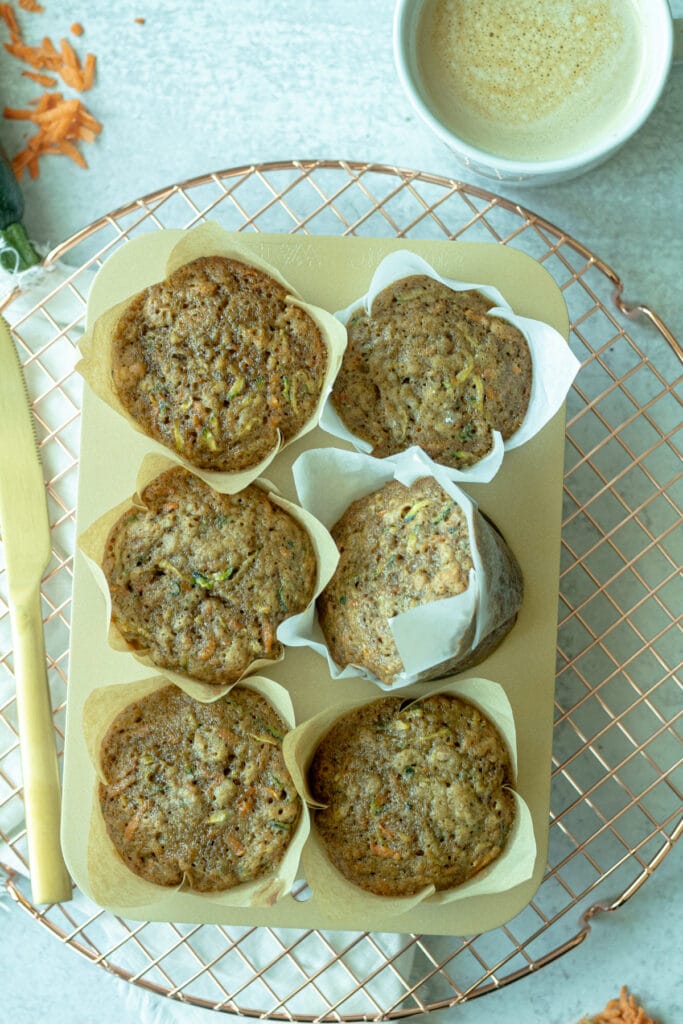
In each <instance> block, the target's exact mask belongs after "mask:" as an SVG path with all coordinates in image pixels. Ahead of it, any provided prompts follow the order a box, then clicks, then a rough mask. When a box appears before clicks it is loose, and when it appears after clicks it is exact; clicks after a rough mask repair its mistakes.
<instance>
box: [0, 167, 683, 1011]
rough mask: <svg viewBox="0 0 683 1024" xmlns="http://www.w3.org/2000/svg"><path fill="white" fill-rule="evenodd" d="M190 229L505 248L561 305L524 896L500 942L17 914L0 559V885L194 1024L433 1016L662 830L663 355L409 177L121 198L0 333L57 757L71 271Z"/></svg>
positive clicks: (499, 203) (551, 259)
mask: <svg viewBox="0 0 683 1024" xmlns="http://www.w3.org/2000/svg"><path fill="white" fill-rule="evenodd" d="M207 217H211V218H213V219H215V220H218V221H219V222H220V223H221V224H222V225H223V226H224V227H225V228H227V229H230V230H239V231H268V232H310V233H315V234H336V235H367V236H385V237H386V236H390V237H401V238H405V239H407V240H410V239H411V238H434V239H458V240H464V241H488V242H494V243H498V244H500V245H509V246H514V247H516V248H518V249H521V250H522V251H524V252H526V253H527V254H528V255H530V256H532V257H534V258H535V259H536V260H538V261H539V262H540V263H541V264H542V265H543V266H544V267H545V268H546V269H547V270H548V271H549V272H550V274H551V275H552V276H553V278H554V279H555V281H556V282H557V284H558V285H559V287H560V288H561V289H562V292H563V294H564V298H565V300H566V303H567V307H568V310H569V317H570V322H571V333H570V345H571V347H572V349H573V351H574V352H575V354H576V355H577V356H578V357H579V359H580V360H581V363H582V368H581V371H580V373H579V376H578V378H577V381H576V384H575V386H574V387H573V389H572V391H571V392H570V395H569V398H568V403H567V428H566V446H565V478H564V510H563V532H562V564H561V580H560V604H559V616H558V639H557V680H556V699H555V723H554V747H553V768H552V795H551V821H550V845H549V857H548V866H547V870H546V873H545V876H544V880H543V882H542V884H541V886H540V888H539V890H538V892H537V894H536V896H535V897H534V899H533V900H532V901H531V903H530V904H529V905H528V906H527V907H526V908H525V909H524V910H523V911H522V912H521V913H520V914H518V915H517V916H516V917H515V918H514V919H513V920H511V921H509V922H508V923H507V924H506V925H504V926H503V927H500V928H498V929H496V930H495V931H492V932H488V933H484V934H481V935H470V936H465V937H462V938H459V939H453V938H440V937H435V936H421V935H404V936H394V935H382V934H369V933H351V932H321V931H316V930H295V929H275V928H233V927H227V926H218V925H192V926H188V925H183V924H182V923H172V924H158V923H156V924H152V923H145V922H143V923H140V922H130V921H126V920H124V919H122V918H119V917H116V916H114V915H112V914H109V913H108V912H106V911H103V910H101V909H100V908H99V907H97V906H96V905H94V904H92V903H91V902H90V901H89V900H88V899H87V898H86V897H85V896H84V895H83V894H82V893H80V892H79V891H78V890H77V891H75V893H74V899H73V901H72V902H71V903H68V904H63V905H55V906H51V907H47V908H40V909H39V908H37V907H35V906H33V905H32V904H31V900H30V896H29V895H28V893H29V888H28V885H27V882H26V877H25V876H26V874H27V853H26V836H25V828H24V822H23V803H22V790H21V777H20V766H19V754H18V747H19V738H18V734H17V724H16V709H15V702H14V688H13V678H12V651H11V639H10V634H9V620H8V614H7V604H6V592H5V586H4V584H5V581H4V572H3V566H2V563H0V644H1V646H0V655H1V660H0V851H2V859H3V860H4V861H6V864H5V867H6V873H7V877H6V881H5V884H6V887H7V889H8V890H9V892H10V894H11V896H12V897H13V898H14V899H15V900H16V901H17V902H18V904H20V905H21V906H22V907H23V908H24V910H26V911H27V912H28V913H30V914H31V915H32V916H33V917H34V918H35V920H36V921H37V922H38V923H40V924H42V925H44V926H45V927H47V928H48V929H50V931H51V932H53V933H54V934H55V936H56V937H58V938H59V939H60V940H61V941H62V942H63V943H66V944H68V945H69V946H71V947H72V948H73V949H74V950H76V951H77V952H79V953H80V954H82V955H83V956H85V957H86V958H88V959H89V960H91V961H92V962H93V963H94V964H97V965H99V966H101V967H104V968H106V969H108V970H109V971H112V972H114V973H115V974H117V975H118V976H120V977H122V978H124V979H126V980H128V981H130V982H133V983H135V984H137V985H139V986H142V987H143V988H145V989H148V990H150V991H153V992H156V993H159V994H162V995H165V996H169V997H172V998H175V999H178V1000H182V1001H186V1002H188V1003H191V1004H194V1005H199V1006H203V1007H208V1008H212V1009H214V1010H217V1011H223V1012H226V1013H233V1014H237V1013H240V1014H243V1015H245V1016H258V1017H259V1018H264V1019H272V1020H301V1021H313V1020H315V1021H318V1020H319V1021H339V1020H375V1021H379V1020H387V1019H393V1018H402V1017H408V1016H410V1015H412V1014H415V1013H420V1012H426V1011H431V1010H435V1009H438V1008H443V1007H448V1006H453V1005H454V1004H457V1003H460V1002H464V1001H465V1000H467V999H470V998H472V997H474V996H480V995H482V994H484V993H488V992H491V991H492V990H494V989H496V988H498V987H500V986H501V985H503V984H506V983H508V982H511V981H513V980H515V979H517V978H520V977H522V976H524V975H525V974H528V973H530V972H531V971H533V970H537V969H538V968H540V967H542V966H543V965H545V964H547V963H548V962H550V961H551V960H553V959H555V958H556V957H558V956H560V955H562V954H564V953H566V952H568V951H569V950H571V949H572V948H573V947H575V946H576V945H578V944H579V943H580V942H581V941H582V940H583V939H584V938H585V937H586V935H587V934H588V932H589V930H590V918H591V916H592V915H593V914H595V913H596V912H598V911H608V910H609V911H613V910H616V909H618V907H619V906H621V905H622V904H623V903H624V902H625V901H626V900H627V899H628V898H629V897H630V896H631V895H632V894H633V893H634V892H635V891H636V890H637V889H638V888H639V887H640V886H641V885H642V884H643V882H644V881H645V880H646V879H647V878H648V877H649V876H650V875H651V874H652V873H653V871H654V870H655V869H656V867H657V865H658V864H659V863H660V862H661V861H662V859H663V858H664V857H665V856H666V854H667V853H668V852H669V850H670V849H671V847H672V845H673V843H674V842H675V840H676V838H677V837H678V835H679V833H680V830H681V806H682V801H681V788H682V787H681V758H680V734H679V733H678V732H677V731H676V723H677V720H678V718H679V716H680V708H681V700H680V679H679V677H677V675H676V672H677V668H678V657H679V655H680V649H681V646H680V632H679V629H680V622H679V618H678V609H680V608H681V607H682V606H683V600H682V597H681V584H680V577H679V574H678V566H679V565H680V564H681V552H680V544H681V532H680V531H678V532H677V527H678V526H679V523H680V511H679V509H680V504H679V502H678V500H677V498H678V497H679V495H680V475H681V473H680V451H679V450H678V448H677V446H676V440H677V433H678V431H679V429H680V424H681V416H680V401H679V397H678V395H677V388H679V387H680V379H681V378H680V372H681V369H680V361H681V349H680V347H679V346H678V344H677V342H676V340H675V339H674V337H673V335H672V334H671V332H670V331H669V330H668V328H667V327H666V325H665V324H663V323H662V321H661V319H660V318H659V317H658V316H657V314H656V313H655V312H653V311H652V310H650V309H649V308H648V307H646V306H636V307H629V306H627V305H626V304H625V303H624V301H623V299H622V283H621V281H620V279H619V277H618V275H617V274H616V273H615V272H614V271H613V270H612V269H611V268H610V267H609V266H606V265H605V264H604V263H602V262H601V261H600V260H599V259H598V258H597V257H596V256H595V255H594V254H593V253H591V252H590V251H589V250H588V249H587V248H586V247H584V246H583V245H582V244H581V243H580V242H578V241H576V240H575V239H573V238H572V237H570V236H569V235H568V234H566V233H565V232H563V231H561V230H559V229H558V228H557V227H555V226H554V225H552V224H550V223H549V222H547V221H545V220H543V219H542V218H540V217H538V216H536V215H535V214H534V213H532V212H531V211H529V210H527V209H524V208H522V207H520V206H518V205H516V204H514V203H512V202H510V201H509V200H506V199H504V198H501V197H499V196H496V195H493V194H492V193H490V192H487V191H484V190H481V189H478V188H475V187H473V186H470V185H467V184H464V183H462V182H458V181H454V180H450V179H446V178H443V177H438V176H435V175H431V174H425V173H422V172H418V171H409V170H403V169H400V168H396V167H387V166H378V165H372V164H360V163H350V162H344V161H292V162H281V163H272V164H262V165H259V166H248V167H241V168H233V169H229V170H226V171H222V172H220V173H215V174H209V175H206V176H203V177H201V178H197V179H194V180H192V181H188V182H184V183H182V184H178V185H174V186H172V187H169V188H167V189H164V190H162V191H159V192H156V193H154V194H153V195H149V196H146V197H144V198H141V199H139V200H136V201H135V202H133V203H130V204H129V205H128V206H126V207H124V208H122V209H119V210H117V211H115V212H114V213H112V214H110V215H108V216H106V217H103V218H101V219H100V220H98V221H97V222H95V223H94V224H92V225H90V226H89V227H87V228H85V229H84V230H82V231H81V232H79V233H78V234H76V235H74V236H73V237H72V238H70V239H68V240H67V241H66V242H64V243H63V244H62V245H61V246H59V247H58V248H57V249H55V250H54V251H53V252H52V253H51V254H50V255H49V257H48V258H47V260H46V266H47V267H51V266H62V267H63V266H64V265H65V264H66V263H67V262H68V264H69V265H71V266H72V268H73V269H72V270H71V271H69V272H67V273H66V274H64V273H63V272H62V274H61V276H60V277H59V278H57V275H55V280H56V281H57V282H58V283H56V284H55V286H54V288H52V290H50V291H49V293H48V294H47V295H46V296H45V297H43V298H41V300H40V302H38V303H37V304H36V305H30V304H29V306H30V308H28V309H27V310H26V311H25V312H23V313H22V315H21V316H20V318H19V319H18V321H17V322H16V323H15V325H14V335H15V339H16V342H17V345H18V347H19V350H20V355H21V361H22V363H23V365H24V371H25V375H26V378H27V384H28V388H29V393H30V394H31V396H32V400H33V409H34V413H35V416H36V421H37V429H38V435H39V439H40V447H41V456H42V459H43V466H44V470H45V474H46V477H47V482H48V495H49V499H48V500H49V506H50V513H51V522H52V535H53V558H52V562H51V565H50V567H49V570H48V572H47V573H46V575H45V578H44V580H43V588H42V594H43V608H44V620H45V634H46V646H47V652H48V669H49V682H50V687H51V693H52V698H53V708H54V727H55V733H56V738H57V744H58V749H59V752H60V755H61V752H62V749H63V741H64V711H65V703H66V699H67V676H68V657H69V633H70V600H71V578H72V554H73V547H74V521H75V501H76V497H75V496H76V480H77V473H78V452H79V443H80V438H79V418H80V413H79V409H80V383H79V378H78V377H77V376H76V375H75V374H74V373H73V365H74V361H75V359H74V349H75V344H76V343H77V341H78V339H79V337H80V335H81V333H82V330H83V326H84V315H85V302H86V297H87V291H88V287H89V283H90V278H91V274H92V271H93V270H96V269H97V268H98V267H99V266H100V265H101V263H102V262H103V261H104V260H105V259H106V258H107V257H108V256H109V255H110V254H111V253H112V252H113V251H114V250H115V249H116V248H118V247H119V246H120V245H121V244H122V243H123V242H124V241H125V240H126V239H128V238H132V237H135V236H136V235H138V234H140V233H143V232H149V231H155V230H158V229H161V228H169V227H171V228H178V227H181V228H182V227H189V226H192V225H193V224H195V223H197V222H199V221H201V220H203V219H205V218H207ZM678 436H680V435H678ZM302 884H303V883H302Z"/></svg>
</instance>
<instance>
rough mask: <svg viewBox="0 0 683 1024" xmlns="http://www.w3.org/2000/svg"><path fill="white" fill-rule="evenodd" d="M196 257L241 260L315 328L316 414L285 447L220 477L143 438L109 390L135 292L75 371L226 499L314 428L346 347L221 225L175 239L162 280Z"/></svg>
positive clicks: (338, 331) (105, 319)
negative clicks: (318, 344) (322, 360)
mask: <svg viewBox="0 0 683 1024" xmlns="http://www.w3.org/2000/svg"><path fill="white" fill-rule="evenodd" d="M200 256H225V257H228V258H232V259H236V260H240V261H241V262H242V263H247V264H249V265H250V266H252V267H255V268H256V269H258V270H262V271H263V272H264V273H266V274H269V275H270V276H271V277H273V278H274V279H275V280H276V281H278V282H279V283H280V284H281V285H282V286H283V287H284V288H285V289H286V290H287V301H288V302H291V304H292V305H295V306H298V307H299V308H300V309H303V310H304V311H305V312H306V313H308V315H309V316H310V317H311V318H312V319H313V321H314V322H315V323H316V325H317V326H318V328H319V329H320V332H321V335H322V338H323V342H324V344H325V348H326V350H327V369H326V372H325V377H324V379H323V385H322V388H321V392H320V397H319V399H318V403H317V405H316V408H315V411H314V413H313V415H312V416H311V417H310V419H309V420H308V421H307V422H306V423H305V424H304V425H303V427H302V428H301V430H300V431H299V432H298V433H297V434H296V435H294V436H293V437H291V438H289V440H287V441H286V442H284V443H283V442H282V438H280V442H279V443H278V444H277V445H276V446H275V447H274V448H273V450H272V452H270V453H269V454H268V455H267V456H266V457H265V458H264V459H262V460H261V461H260V462H259V463H258V464H256V465H254V466H251V467H249V468H248V469H244V470H239V471H234V472H221V471H217V470H206V469H202V468H201V467H199V466H195V465H193V464H192V463H191V462H188V461H187V459H184V458H183V457H182V455H180V453H178V452H174V451H173V450H172V449H171V448H169V447H166V446H165V445H163V444H161V442H159V441H157V440H156V439H155V438H153V437H151V436H150V435H149V434H147V433H146V432H145V431H144V430H143V429H142V427H141V426H140V424H139V423H138V422H137V420H135V419H134V417H133V416H131V414H130V413H129V412H128V410H127V409H126V408H125V407H124V405H123V404H122V403H121V401H120V400H119V397H118V395H117V394H116V391H115V390H114V386H113V382H112V372H111V368H112V361H111V353H112V341H113V335H114V330H115V327H116V325H117V323H118V321H119V319H120V317H121V315H122V314H123V312H124V310H125V309H126V307H127V306H128V304H129V303H130V301H131V299H133V298H134V297H135V295H137V294H139V291H131V293H130V294H129V295H128V297H127V298H125V299H124V300H122V301H120V302H118V303H116V305H114V306H112V307H110V308H109V309H107V310H106V311H105V312H103V313H102V314H101V315H100V316H99V317H98V318H97V320H96V321H95V323H94V324H93V325H92V327H88V329H87V330H86V332H85V334H84V335H83V337H82V338H81V341H80V343H79V347H80V352H81V359H80V360H79V362H78V363H77V364H76V370H77V371H78V372H79V373H80V374H81V376H82V377H83V378H84V379H85V381H86V382H87V383H88V385H89V386H90V387H91V388H92V390H93V391H94V392H95V394H96V395H97V396H98V397H99V398H101V399H102V401H103V402H105V403H106V404H107V405H108V406H110V408H112V409H113V410H114V411H115V412H117V413H118V414H119V415H120V416H122V417H123V418H124V420H125V421H126V422H127V423H128V424H129V425H130V426H131V427H132V428H133V429H134V430H135V431H136V432H137V433H139V434H142V435H143V436H144V437H146V438H147V441H148V444H149V447H150V450H151V451H154V452H158V453H159V454H163V455H165V456H166V457H167V458H171V459H173V460H174V461H175V462H177V463H180V464H181V465H183V466H185V467H186V468H187V469H190V470H192V472H193V473H196V475H197V476H199V477H201V478H202V479H203V480H205V481H206V482H207V483H208V484H210V485H211V486H212V487H214V488H215V489H216V490H217V491H221V492H223V493H225V494H234V493H237V491H241V490H243V489H244V488H245V487H246V486H247V484H249V483H252V482H253V481H254V480H256V479H257V477H259V476H260V475H261V473H262V472H263V471H264V469H265V468H266V467H267V466H268V465H270V463H271V462H272V461H273V459H274V458H275V456H276V455H277V454H278V452H280V451H282V449H283V448H286V447H287V446H288V445H290V444H292V443H293V442H294V441H296V440H298V439H299V438H300V437H303V436H304V435H305V434H307V433H308V432H309V431H311V430H313V429H314V427H316V426H317V425H318V422H319V420H320V416H321V414H322V410H323V407H324V405H325V402H326V401H327V396H328V395H329V393H330V391H331V389H332V384H333V382H334V379H335V377H336V376H337V373H338V371H339V367H340V365H341V360H342V357H343V354H344V349H345V348H346V327H345V326H344V325H343V324H342V323H341V322H340V321H339V320H338V319H337V318H336V317H334V316H333V315H332V314H331V313H329V312H328V311H327V310H325V309H323V308H322V307H320V306H315V305H313V304H311V303H307V302H305V301H304V300H303V298H302V297H301V296H300V295H299V294H298V293H297V292H296V291H295V289H294V288H292V286H291V285H290V284H289V283H288V282H287V281H286V280H285V278H284V277H283V276H282V274H280V272H279V271H278V270H277V268H275V267H273V266H271V264H270V263H268V262H266V261H265V260H263V259H261V258H260V257H258V256H256V255H255V254H254V253H253V252H250V251H248V250H247V249H246V248H243V247H241V246H239V245H238V244H236V242H235V240H234V238H233V237H232V236H230V235H229V234H228V233H227V232H226V231H224V230H223V228H221V227H220V225H218V224H216V223H214V222H212V221H207V222H206V223H204V224H200V225H199V226H198V227H196V228H192V229H191V230H190V231H188V232H187V234H185V235H184V236H183V237H182V238H181V239H180V241H179V242H178V243H177V244H176V245H175V246H174V248H173V249H172V250H171V252H170V255H169V256H168V260H167V263H166V272H165V274H164V277H168V276H169V275H170V274H172V273H173V271H175V270H177V269H178V268H179V267H181V266H183V265H184V264H186V263H190V262H191V261H192V260H194V259H197V258H198V257H200Z"/></svg>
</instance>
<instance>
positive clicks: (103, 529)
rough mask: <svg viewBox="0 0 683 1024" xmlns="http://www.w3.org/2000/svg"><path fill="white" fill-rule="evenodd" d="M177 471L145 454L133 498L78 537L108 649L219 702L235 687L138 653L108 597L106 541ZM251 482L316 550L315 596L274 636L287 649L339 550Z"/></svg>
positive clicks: (260, 663)
mask: <svg viewBox="0 0 683 1024" xmlns="http://www.w3.org/2000/svg"><path fill="white" fill-rule="evenodd" d="M175 466H177V462H175V461H174V460H173V459H169V458H168V457H167V456H166V455H157V454H150V455H146V456H145V458H144V459H143V461H142V463H141V465H140V469H139V471H138V475H137V479H136V482H135V486H136V493H135V494H134V495H133V496H132V497H130V498H127V499H126V500H125V501H123V502H121V503H120V504H119V505H117V506H116V508H113V509H110V510H109V511H108V512H105V514H104V515H103V516H100V518H99V519H96V520H95V522H94V523H92V524H91V526H89V527H88V529H87V530H85V531H84V533H82V534H81V535H80V537H79V538H78V546H79V548H80V550H81V552H82V553H83V555H84V556H85V560H86V562H87V564H88V566H89V568H90V570H91V571H92V573H93V575H94V577H95V580H96V581H97V584H98V586H99V588H100V590H101V591H102V594H103V596H104V599H105V605H106V621H107V622H108V623H109V633H108V638H107V639H108V642H109V646H110V647H111V648H113V650H115V651H122V652H128V653H130V654H132V655H133V657H134V658H135V660H136V661H139V662H140V664H141V665H145V666H146V667H147V668H151V669H153V670H154V671H155V672H157V673H158V674H159V675H162V676H165V677H166V679H167V680H169V681H170V682H173V683H175V684H176V686H179V687H180V688H181V689H182V690H184V691H185V692H186V693H187V694H189V695H190V696H191V697H194V698H195V700H200V701H206V702H211V701H213V700H216V698H217V697H218V696H220V695H222V694H225V693H227V692H228V690H230V689H231V687H232V686H234V685H235V683H230V684H227V685H215V684H212V683H205V682H203V681H201V680H199V679H194V678H193V677H192V676H188V675H185V674H183V673H182V672H176V671H173V669H168V668H165V667H163V666H162V665H157V664H156V663H155V662H154V661H152V659H151V657H150V656H149V654H148V653H147V652H146V651H144V650H138V649H136V648H134V647H133V646H132V645H131V644H129V643H128V641H127V640H126V639H125V638H124V637H123V636H122V634H121V633H120V632H119V630H118V628H117V627H116V625H115V623H113V622H112V617H111V595H110V593H109V586H108V584H107V578H106V576H105V575H104V572H103V571H102V564H103V562H104V555H105V546H106V542H107V538H108V536H109V533H110V531H111V529H112V527H113V526H114V524H115V523H116V522H118V520H119V519H120V518H121V516H122V515H124V514H125V513H126V512H127V511H128V510H130V509H134V508H138V509H139V508H144V507H145V505H144V503H143V501H142V499H141V497H140V494H141V493H142V491H143V490H144V489H145V487H147V485H148V484H149V483H151V481H152V480H154V479H155V478H156V477H157V476H160V475H161V474H162V473H165V472H166V471H167V470H169V469H173V468H174V467H175ZM190 472H193V470H190ZM253 483H254V485H255V486H257V487H260V488H261V489H262V490H264V491H265V492H266V493H267V494H268V497H269V498H270V500H271V501H272V502H273V504H274V505H279V507H280V508H282V509H284V510H285V512H288V513H289V515H291V516H292V518H293V519H295V520H296V522H297V523H298V524H299V525H300V526H301V527H302V529H304V530H305V531H306V533H307V534H308V536H309V537H310V540H311V543H312V545H313V550H314V552H315V558H316V580H315V592H314V595H313V597H312V598H311V600H310V602H309V604H308V606H307V607H306V608H305V609H304V611H302V612H300V613H298V614H297V615H292V616H291V617H290V619H285V621H284V622H282V623H280V626H279V627H278V629H277V631H276V634H275V635H276V636H277V639H278V640H279V641H280V642H281V643H283V644H286V643H287V640H286V639H285V636H286V635H287V631H286V630H283V627H284V626H285V625H286V624H287V623H290V622H291V623H292V625H291V626H290V628H293V629H295V630H297V629H300V628H305V624H306V623H307V622H308V618H309V615H310V614H313V612H314V610H315V599H316V597H317V596H318V594H320V592H321V591H322V590H323V589H324V587H325V586H326V585H327V583H328V582H329V580H330V579H331V578H332V575H333V574H334V570H335V568H336V566H337V562H338V561H339V552H338V551H337V547H336V545H335V543H334V541H333V540H332V538H331V537H330V535H329V533H328V532H327V530H326V529H325V527H324V526H323V525H322V524H321V523H320V522H318V520H316V519H315V517H314V516H313V515H312V514H311V513H310V512H308V511H306V509H303V508H300V507H299V506H298V505H294V504H293V503H292V502H290V501H287V500H286V499H285V498H282V497H281V496H280V495H279V494H278V492H277V490H276V489H275V488H274V486H273V485H272V484H271V483H269V482H268V481H267V480H263V479H261V480H255V481H253ZM281 631H282V632H281ZM282 633H284V635H282ZM283 657H284V653H283V654H281V655H280V656H279V657H278V658H260V659H257V660H256V661H253V662H252V663H251V664H250V665H248V666H247V668H245V670H244V672H243V673H242V675H241V676H240V679H239V680H236V681H235V682H239V681H240V680H243V679H244V678H245V676H248V675H251V674H252V673H254V672H257V671H258V670H259V669H261V668H264V667H265V666H267V665H273V664H275V663H276V662H278V661H282V658H283Z"/></svg>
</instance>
